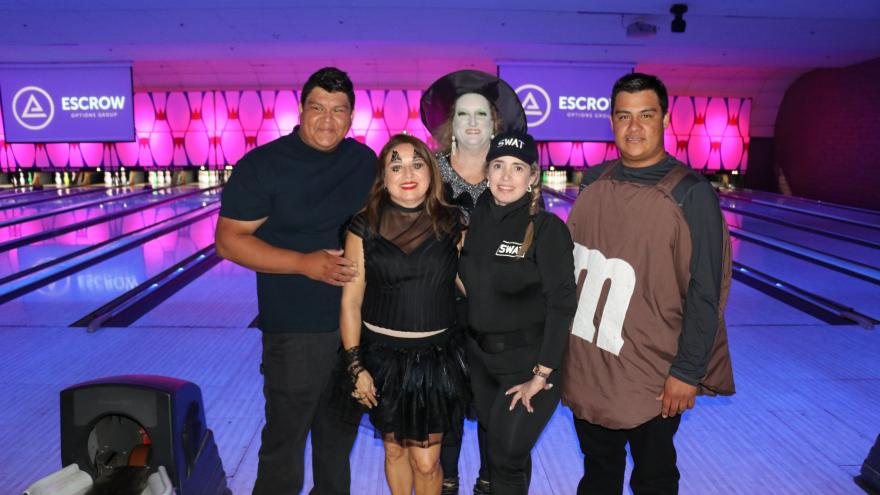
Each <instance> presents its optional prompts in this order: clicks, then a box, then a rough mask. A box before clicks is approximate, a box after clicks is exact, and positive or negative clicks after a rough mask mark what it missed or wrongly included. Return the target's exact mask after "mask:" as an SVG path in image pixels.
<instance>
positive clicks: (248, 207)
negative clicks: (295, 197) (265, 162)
mask: <svg viewBox="0 0 880 495" xmlns="http://www.w3.org/2000/svg"><path fill="white" fill-rule="evenodd" d="M261 175H262V174H260V170H259V168H258V167H257V166H256V165H255V164H254V163H253V162H251V161H249V160H248V159H247V158H243V159H241V160H239V162H238V163H237V164H236V165H235V168H233V170H232V176H231V177H229V181H227V182H226V185H225V186H224V187H223V193H222V195H221V196H220V216H222V217H226V218H230V219H232V220H242V221H251V220H259V219H261V218H265V217H267V216H269V214H270V213H271V211H272V193H271V190H270V189H269V187H267V184H266V181H265V180H264V178H263V177H261Z"/></svg>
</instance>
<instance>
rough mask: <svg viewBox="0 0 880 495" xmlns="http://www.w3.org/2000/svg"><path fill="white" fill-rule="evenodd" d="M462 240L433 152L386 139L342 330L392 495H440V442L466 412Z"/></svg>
mask: <svg viewBox="0 0 880 495" xmlns="http://www.w3.org/2000/svg"><path fill="white" fill-rule="evenodd" d="M460 237H461V235H460V225H459V212H458V209H457V208H455V207H452V206H449V205H447V204H445V203H444V201H443V192H442V186H441V182H440V176H439V172H438V170H437V165H436V162H435V160H434V157H433V155H432V154H431V152H430V150H428V148H427V146H425V144H424V143H422V142H421V141H419V140H418V139H416V138H414V137H412V136H407V135H396V136H394V137H392V138H391V140H390V141H389V142H388V144H386V145H385V147H384V148H383V149H382V151H381V153H380V154H379V160H378V164H377V173H376V182H375V184H374V185H373V188H372V191H371V193H370V198H369V200H368V202H367V206H366V208H365V209H364V210H363V211H362V212H360V213H359V214H357V215H356V216H355V217H354V219H353V220H352V223H351V226H350V227H349V233H348V235H347V238H346V242H345V257H346V258H349V259H351V260H352V261H354V262H355V263H356V264H357V267H358V275H357V276H356V277H355V278H354V279H353V280H352V281H351V282H349V283H348V284H346V285H345V287H344V288H343V294H342V309H341V313H340V330H341V334H342V344H343V347H344V349H345V356H346V370H347V374H348V376H349V377H350V378H351V382H350V383H352V384H353V391H352V392H351V395H352V397H354V398H355V399H356V400H357V401H358V402H359V403H360V404H362V405H363V406H365V407H367V408H369V416H370V421H371V422H372V423H373V426H374V427H375V428H376V430H377V431H378V432H379V433H380V434H381V436H382V440H383V443H384V446H385V474H386V477H387V479H388V486H389V487H390V488H391V492H392V494H395V495H397V494H409V493H411V492H412V490H413V489H415V492H416V493H417V494H432V495H433V494H437V493H439V492H440V485H441V481H442V470H441V468H440V464H439V456H440V442H441V441H442V437H443V435H444V434H446V433H449V432H453V431H457V430H458V429H460V428H461V425H462V422H463V418H464V414H465V411H466V408H467V407H468V404H469V400H470V395H469V384H468V379H467V369H466V367H465V361H464V351H463V348H462V345H461V342H460V338H457V337H458V335H459V333H458V332H455V331H454V326H455V320H456V314H455V277H456V271H457V267H458V247H457V246H458V243H459V240H460Z"/></svg>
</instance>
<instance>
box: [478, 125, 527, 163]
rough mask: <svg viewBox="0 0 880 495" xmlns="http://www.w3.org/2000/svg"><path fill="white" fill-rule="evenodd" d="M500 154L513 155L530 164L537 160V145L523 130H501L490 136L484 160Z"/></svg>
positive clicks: (489, 159) (489, 160) (492, 158)
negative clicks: (487, 151)
mask: <svg viewBox="0 0 880 495" xmlns="http://www.w3.org/2000/svg"><path fill="white" fill-rule="evenodd" d="M500 156H513V157H516V158H518V159H519V160H522V161H523V163H527V164H529V165H531V164H533V163H535V162H537V161H538V145H536V144H535V139H534V138H533V137H532V136H530V135H529V134H526V133H525V132H516V131H508V132H503V133H501V134H499V135H497V136H495V137H494V138H492V144H490V145H489V154H488V155H486V161H487V162H491V161H492V160H494V159H496V158H498V157H500Z"/></svg>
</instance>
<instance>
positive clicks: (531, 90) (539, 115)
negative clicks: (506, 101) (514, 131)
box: [516, 84, 551, 127]
mask: <svg viewBox="0 0 880 495" xmlns="http://www.w3.org/2000/svg"><path fill="white" fill-rule="evenodd" d="M516 95H517V96H519V100H520V101H521V102H522V107H523V111H524V112H525V114H526V121H527V123H528V125H529V127H537V126H539V125H541V124H543V123H544V121H545V120H547V117H549V116H550V110H551V107H550V95H548V94H547V91H545V90H544V88H542V87H541V86H538V85H537V84H523V85H522V86H520V87H518V88H516ZM535 95H537V96H535Z"/></svg>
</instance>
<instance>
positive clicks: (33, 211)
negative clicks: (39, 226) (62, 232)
mask: <svg viewBox="0 0 880 495" xmlns="http://www.w3.org/2000/svg"><path fill="white" fill-rule="evenodd" d="M147 191H148V190H147V189H146V188H145V187H143V186H136V187H135V188H128V187H125V188H117V189H105V190H103V191H88V192H84V193H82V194H78V195H68V196H65V197H60V198H58V199H53V200H51V201H45V202H41V203H36V204H32V205H25V206H14V207H11V208H7V209H5V210H0V225H5V224H9V223H12V222H14V221H16V220H18V221H21V220H24V219H27V218H28V217H31V216H45V215H47V214H50V215H51V214H53V212H56V211H57V212H58V213H62V212H64V211H72V210H74V209H76V208H80V207H88V206H90V205H91V204H95V203H98V202H101V201H108V200H111V199H114V198H124V197H135V196H137V195H139V194H144V193H145V192H147Z"/></svg>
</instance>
